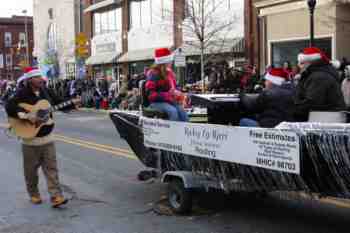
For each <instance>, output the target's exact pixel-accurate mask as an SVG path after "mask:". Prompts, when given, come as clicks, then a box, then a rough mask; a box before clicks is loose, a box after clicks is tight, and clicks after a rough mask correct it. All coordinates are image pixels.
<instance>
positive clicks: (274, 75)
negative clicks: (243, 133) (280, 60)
mask: <svg viewBox="0 0 350 233" xmlns="http://www.w3.org/2000/svg"><path fill="white" fill-rule="evenodd" d="M264 79H265V89H264V90H263V91H262V92H261V93H260V94H259V96H258V97H257V98H256V99H254V100H251V101H250V103H249V106H245V107H246V108H248V109H247V110H248V112H250V113H254V114H256V120H255V119H250V118H242V119H241V120H240V126H244V127H264V128H273V127H275V126H276V125H278V124H279V123H281V122H283V121H288V122H290V121H293V113H294V111H293V107H294V102H293V97H294V94H295V92H294V91H295V89H294V86H293V84H292V83H290V82H288V79H289V74H288V73H287V72H286V71H285V70H284V69H283V68H272V69H270V70H269V71H268V72H267V73H266V75H265V77H264ZM241 98H242V103H243V102H245V101H244V100H243V98H245V96H244V95H242V96H241Z"/></svg>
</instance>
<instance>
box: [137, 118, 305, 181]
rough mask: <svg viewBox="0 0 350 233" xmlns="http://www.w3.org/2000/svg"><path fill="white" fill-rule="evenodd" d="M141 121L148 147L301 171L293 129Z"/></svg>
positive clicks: (154, 120) (293, 171) (155, 120)
mask: <svg viewBox="0 0 350 233" xmlns="http://www.w3.org/2000/svg"><path fill="white" fill-rule="evenodd" d="M140 121H141V123H142V127H143V133H144V144H145V146H147V147H152V148H158V149H163V150H168V151H173V152H178V153H183V154H189V155H193V156H199V157H203V158H208V159H216V160H222V161H227V162H233V163H239V164H245V165H250V166H256V167H262V168H267V169H271V170H276V171H282V172H289V173H295V174H300V150H299V138H298V136H297V135H296V133H294V132H291V131H282V130H278V129H264V128H245V127H244V128H243V127H233V126H224V125H213V124H194V123H185V122H175V121H164V120H158V119H150V118H145V117H142V118H141V119H140Z"/></svg>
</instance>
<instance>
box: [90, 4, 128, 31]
mask: <svg viewBox="0 0 350 233" xmlns="http://www.w3.org/2000/svg"><path fill="white" fill-rule="evenodd" d="M93 20H94V35H101V34H107V33H111V32H116V31H118V30H120V31H121V29H122V9H121V8H120V7H119V8H116V9H113V10H109V11H105V12H95V13H94V16H93Z"/></svg>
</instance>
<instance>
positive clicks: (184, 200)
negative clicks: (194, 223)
mask: <svg viewBox="0 0 350 233" xmlns="http://www.w3.org/2000/svg"><path fill="white" fill-rule="evenodd" d="M168 200H169V205H170V207H171V209H172V210H173V211H174V212H175V213H177V214H186V213H189V212H191V209H192V195H191V192H190V191H189V190H186V189H185V187H184V184H183V182H182V181H180V180H178V179H173V180H171V181H170V183H169V186H168Z"/></svg>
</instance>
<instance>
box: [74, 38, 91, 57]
mask: <svg viewBox="0 0 350 233" xmlns="http://www.w3.org/2000/svg"><path fill="white" fill-rule="evenodd" d="M75 43H76V54H77V56H78V57H87V56H88V54H89V49H88V38H87V37H86V35H85V34H84V33H79V34H78V35H77V36H76V38H75Z"/></svg>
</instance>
